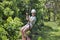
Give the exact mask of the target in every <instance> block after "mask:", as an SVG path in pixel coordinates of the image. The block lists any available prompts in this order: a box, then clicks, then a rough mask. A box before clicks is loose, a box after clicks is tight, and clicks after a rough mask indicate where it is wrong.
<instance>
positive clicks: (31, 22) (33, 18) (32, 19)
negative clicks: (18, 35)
mask: <svg viewBox="0 0 60 40" xmlns="http://www.w3.org/2000/svg"><path fill="white" fill-rule="evenodd" d="M29 20H30V22H29V24H30V26H31V27H32V26H33V25H34V24H35V22H36V17H35V16H31V17H29Z"/></svg>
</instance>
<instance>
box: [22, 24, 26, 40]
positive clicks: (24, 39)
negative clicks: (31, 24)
mask: <svg viewBox="0 0 60 40" xmlns="http://www.w3.org/2000/svg"><path fill="white" fill-rule="evenodd" d="M25 27H26V25H25V26H23V27H22V28H21V33H22V40H26V38H25V37H24V33H23V30H24V28H25Z"/></svg>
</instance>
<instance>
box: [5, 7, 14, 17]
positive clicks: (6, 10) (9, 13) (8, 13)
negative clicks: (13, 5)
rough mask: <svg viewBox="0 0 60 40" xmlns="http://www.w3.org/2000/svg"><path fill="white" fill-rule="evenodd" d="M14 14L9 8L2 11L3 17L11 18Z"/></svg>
mask: <svg viewBox="0 0 60 40" xmlns="http://www.w3.org/2000/svg"><path fill="white" fill-rule="evenodd" d="M13 14H14V11H12V10H11V9H10V8H8V7H7V8H5V9H4V15H6V16H12V15H13Z"/></svg>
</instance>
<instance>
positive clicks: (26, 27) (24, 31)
mask: <svg viewBox="0 0 60 40" xmlns="http://www.w3.org/2000/svg"><path fill="white" fill-rule="evenodd" d="M28 29H29V25H27V24H26V25H25V26H23V27H22V29H21V33H22V40H26V37H25V35H26V31H27V30H28Z"/></svg>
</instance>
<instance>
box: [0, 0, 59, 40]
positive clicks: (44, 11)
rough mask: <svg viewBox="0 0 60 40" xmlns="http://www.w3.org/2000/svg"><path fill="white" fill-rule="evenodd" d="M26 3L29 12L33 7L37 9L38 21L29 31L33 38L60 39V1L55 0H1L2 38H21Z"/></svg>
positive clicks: (16, 39) (18, 39) (0, 22)
mask: <svg viewBox="0 0 60 40" xmlns="http://www.w3.org/2000/svg"><path fill="white" fill-rule="evenodd" d="M26 5H28V7H27V8H28V10H29V13H30V11H31V9H36V11H37V14H36V17H37V22H36V24H35V25H34V27H33V28H32V30H31V31H29V32H30V33H31V34H29V35H30V36H32V38H31V39H32V40H60V34H59V33H60V11H59V10H60V7H59V6H60V1H59V2H57V1H55V0H0V40H20V39H21V32H20V29H21V27H22V25H24V24H25V22H26V21H25V12H26V10H27V8H26ZM51 20H52V22H50V21H51ZM47 21H48V22H47ZM23 23H24V24H23Z"/></svg>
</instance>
